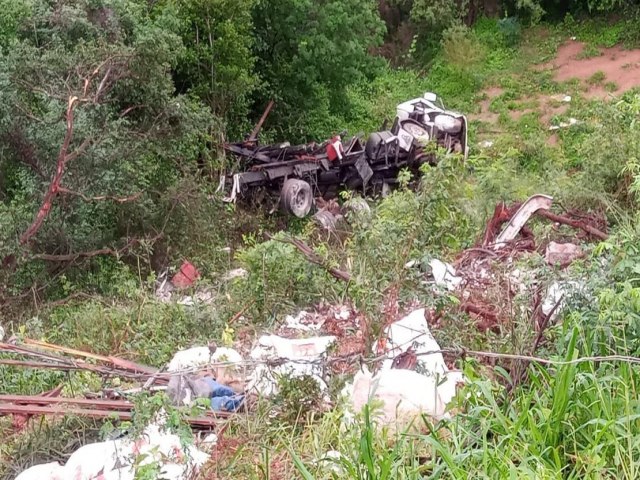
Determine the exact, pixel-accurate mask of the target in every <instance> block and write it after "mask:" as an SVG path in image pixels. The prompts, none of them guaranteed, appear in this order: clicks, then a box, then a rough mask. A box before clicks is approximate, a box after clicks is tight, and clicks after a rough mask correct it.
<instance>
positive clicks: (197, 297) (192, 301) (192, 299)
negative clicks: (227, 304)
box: [176, 290, 215, 307]
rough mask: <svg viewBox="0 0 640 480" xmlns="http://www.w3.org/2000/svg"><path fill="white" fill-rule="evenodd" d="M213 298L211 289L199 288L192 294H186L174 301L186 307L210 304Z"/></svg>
mask: <svg viewBox="0 0 640 480" xmlns="http://www.w3.org/2000/svg"><path fill="white" fill-rule="evenodd" d="M214 298H215V297H214V295H213V292H212V291H211V290H200V291H197V292H196V293H195V294H194V295H193V296H191V295H187V296H185V297H182V298H181V299H180V300H178V301H177V302H176V303H177V304H178V305H186V306H188V307H193V306H194V305H196V304H202V305H211V304H212V303H213V300H214Z"/></svg>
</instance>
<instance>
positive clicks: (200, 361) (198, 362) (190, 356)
mask: <svg viewBox="0 0 640 480" xmlns="http://www.w3.org/2000/svg"><path fill="white" fill-rule="evenodd" d="M242 361H243V358H242V355H240V354H239V353H238V352H237V351H236V350H234V349H233V348H226V347H217V348H216V349H215V351H214V352H213V353H211V350H210V349H209V347H193V348H189V349H187V350H180V351H178V352H176V354H175V355H174V356H173V358H172V359H171V361H170V362H169V365H168V366H167V371H168V372H177V371H180V370H187V369H190V368H198V367H202V366H205V365H209V364H212V363H227V362H228V363H241V362H242Z"/></svg>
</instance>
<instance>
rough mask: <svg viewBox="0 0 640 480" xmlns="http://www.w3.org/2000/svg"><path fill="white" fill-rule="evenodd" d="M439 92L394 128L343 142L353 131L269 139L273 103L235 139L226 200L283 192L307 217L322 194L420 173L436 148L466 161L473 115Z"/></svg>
mask: <svg viewBox="0 0 640 480" xmlns="http://www.w3.org/2000/svg"><path fill="white" fill-rule="evenodd" d="M437 101H438V98H437V96H436V95H435V94H433V93H426V94H425V95H424V96H423V97H420V98H415V99H413V100H409V101H407V102H404V103H401V104H400V105H398V106H397V109H396V117H395V120H394V122H393V124H392V126H391V128H390V129H389V130H382V131H379V132H374V133H371V134H370V135H369V137H368V138H367V140H366V141H364V140H363V135H356V136H354V137H351V138H350V139H348V140H343V137H344V136H345V133H341V134H340V135H336V136H334V137H333V138H331V139H329V140H327V141H325V142H322V143H319V144H317V143H315V142H312V143H307V144H303V145H290V144H289V143H288V142H284V143H276V144H269V145H261V144H260V143H259V142H258V140H257V136H258V132H259V129H260V127H261V126H262V123H263V122H264V120H265V118H266V115H267V114H268V112H269V110H270V109H271V107H272V103H271V104H269V107H268V108H267V111H265V115H263V117H262V118H261V120H260V122H259V124H258V126H257V127H256V129H255V130H254V131H253V132H252V134H251V135H250V136H249V137H248V138H247V139H246V140H245V141H243V142H236V143H229V144H226V145H225V150H226V151H227V152H228V153H229V154H230V155H231V157H232V158H235V159H236V160H237V162H236V166H235V171H236V172H237V173H233V174H231V175H224V176H223V177H222V178H221V184H220V189H221V190H223V191H225V193H226V194H227V195H226V196H225V201H228V202H234V201H236V199H237V198H238V197H245V198H246V197H253V196H255V195H256V194H257V192H265V191H269V192H272V193H275V194H277V195H278V197H279V202H280V206H281V207H282V209H283V210H285V211H286V212H287V213H289V214H292V215H295V216H297V217H301V218H302V217H305V216H306V215H308V214H309V212H310V211H311V209H312V207H313V203H314V197H316V196H323V197H325V198H328V197H332V196H335V195H336V194H337V192H338V189H340V188H347V189H352V190H355V189H363V190H365V191H369V192H371V191H373V192H374V193H375V192H379V191H381V190H382V189H383V187H384V186H386V185H392V184H394V183H396V182H397V177H398V173H399V172H400V170H402V169H405V168H408V169H410V170H414V171H417V169H418V168H419V167H420V166H421V165H422V164H425V163H431V164H433V163H434V162H436V161H437V160H436V159H437V155H436V147H438V148H441V149H444V150H445V151H446V152H449V153H457V154H460V155H463V156H464V157H465V159H466V156H467V152H468V146H467V119H466V117H465V116H464V115H462V114H459V113H456V112H453V111H449V110H445V108H444V106H443V105H442V103H441V102H440V105H439V106H438V105H437V104H436V102H437Z"/></svg>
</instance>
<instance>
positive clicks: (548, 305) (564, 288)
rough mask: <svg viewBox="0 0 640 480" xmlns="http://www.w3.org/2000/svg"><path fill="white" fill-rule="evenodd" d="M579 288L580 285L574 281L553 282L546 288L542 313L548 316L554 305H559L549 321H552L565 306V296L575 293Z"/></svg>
mask: <svg viewBox="0 0 640 480" xmlns="http://www.w3.org/2000/svg"><path fill="white" fill-rule="evenodd" d="M580 288H581V284H580V283H578V282H576V281H566V282H553V283H552V284H551V286H550V287H549V288H548V290H547V296H546V297H545V299H544V301H543V302H542V313H543V314H545V315H549V314H550V313H551V312H552V311H553V309H554V307H555V306H556V304H558V303H559V305H558V307H557V308H556V309H555V311H554V312H553V315H552V316H551V319H550V320H554V319H555V318H556V317H557V316H558V314H559V313H560V311H561V310H562V309H563V308H564V306H565V305H566V301H567V296H568V295H571V294H572V293H575V292H576V291H577V290H579V289H580Z"/></svg>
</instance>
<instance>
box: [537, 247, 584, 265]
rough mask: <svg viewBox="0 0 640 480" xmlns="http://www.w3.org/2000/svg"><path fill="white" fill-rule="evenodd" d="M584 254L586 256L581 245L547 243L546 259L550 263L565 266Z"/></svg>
mask: <svg viewBox="0 0 640 480" xmlns="http://www.w3.org/2000/svg"><path fill="white" fill-rule="evenodd" d="M582 256H584V252H583V250H582V248H580V246H579V245H576V244H574V243H556V242H550V243H549V245H547V251H546V253H545V260H546V261H547V263H548V264H549V265H559V266H560V267H562V268H564V267H566V266H568V265H569V264H571V263H572V262H573V261H574V260H577V259H578V258H581V257H582Z"/></svg>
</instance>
